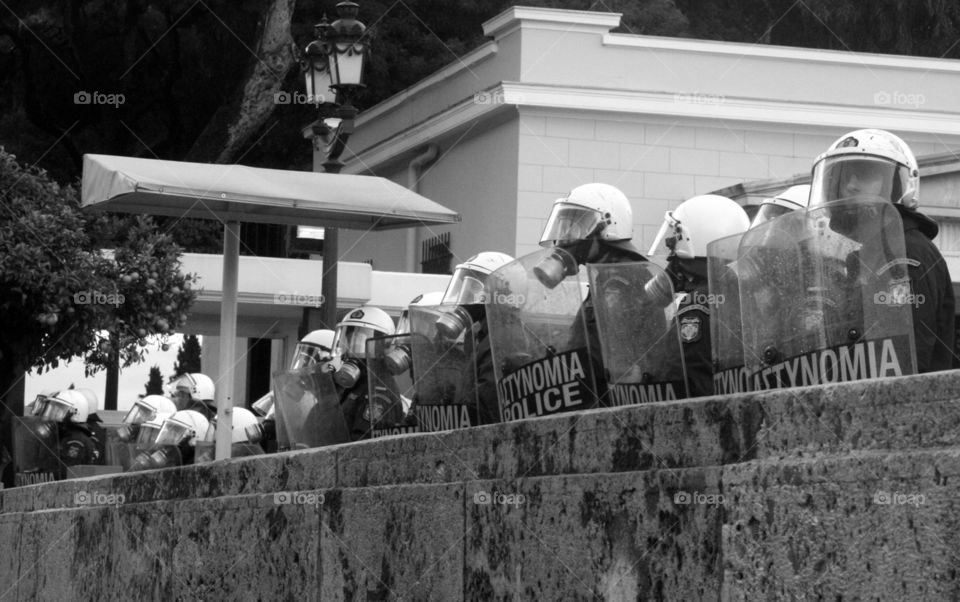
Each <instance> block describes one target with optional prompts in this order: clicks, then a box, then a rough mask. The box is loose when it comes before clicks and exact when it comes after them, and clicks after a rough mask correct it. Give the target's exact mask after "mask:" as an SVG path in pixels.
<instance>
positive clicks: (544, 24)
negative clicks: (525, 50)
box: [483, 6, 622, 40]
mask: <svg viewBox="0 0 960 602" xmlns="http://www.w3.org/2000/svg"><path fill="white" fill-rule="evenodd" d="M621 16H622V15H621V13H602V12H595V11H587V10H563V9H559V8H535V7H531V6H514V7H512V8H509V9H507V10H505V11H503V12H502V13H500V14H499V15H497V16H496V17H493V18H492V19H490V20H489V21H487V22H485V23H484V24H483V35H485V36H487V37H489V38H494V39H495V40H499V39H501V38H503V37H504V36H507V35H509V34H511V33H513V32H514V31H516V30H517V29H520V28H521V27H522V28H524V29H546V30H551V31H564V32H582V33H596V34H600V35H603V34H606V33H607V32H609V31H610V30H611V29H615V28H617V27H619V26H620V17H621Z"/></svg>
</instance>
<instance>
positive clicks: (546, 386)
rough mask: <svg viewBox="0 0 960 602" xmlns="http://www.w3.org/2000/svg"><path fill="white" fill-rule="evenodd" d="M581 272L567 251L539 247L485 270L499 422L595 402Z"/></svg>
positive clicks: (592, 334) (593, 336)
mask: <svg viewBox="0 0 960 602" xmlns="http://www.w3.org/2000/svg"><path fill="white" fill-rule="evenodd" d="M583 272H584V269H583V268H578V267H577V265H576V262H575V261H573V259H572V257H570V256H569V254H567V253H565V252H564V251H562V250H559V249H543V250H540V251H536V252H534V253H531V254H529V255H526V256H524V257H521V258H520V259H517V260H516V261H514V262H512V263H508V264H507V265H505V266H503V267H501V268H500V269H498V270H497V271H495V272H493V273H492V274H491V275H490V278H489V280H488V281H487V291H488V295H487V301H486V315H487V324H488V328H489V330H490V346H491V351H492V355H493V368H494V374H495V377H496V382H497V396H498V398H499V402H500V418H501V421H504V422H506V421H510V420H520V419H523V418H531V417H536V416H547V415H550V414H557V413H561V412H571V411H576V410H586V409H590V408H593V407H595V406H596V404H597V400H598V397H599V395H598V394H597V388H596V384H595V383H596V379H595V377H594V361H593V359H594V358H592V355H594V354H595V355H596V356H597V357H596V358H595V360H596V363H597V364H599V361H600V357H599V356H600V349H599V343H598V338H599V336H598V335H597V333H596V331H595V325H591V326H590V328H591V329H593V330H588V327H587V317H586V316H585V313H587V312H585V311H583V309H584V307H585V305H584V300H585V298H586V292H585V287H583V286H582V285H581V282H583V279H582V278H581V275H582V274H583ZM591 347H593V349H591Z"/></svg>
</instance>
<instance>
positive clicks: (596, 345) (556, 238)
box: [534, 182, 646, 399]
mask: <svg viewBox="0 0 960 602" xmlns="http://www.w3.org/2000/svg"><path fill="white" fill-rule="evenodd" d="M632 239H633V210H632V209H631V207H630V201H629V200H627V197H626V195H624V194H623V192H621V191H620V190H619V189H617V188H616V187H614V186H611V185H609V184H602V183H598V182H594V183H590V184H583V185H581V186H577V187H576V188H574V189H573V190H571V191H570V193H569V194H568V195H567V196H565V197H561V198H559V199H557V200H556V201H554V203H553V209H552V211H551V212H550V217H549V218H548V219H547V225H546V227H545V228H544V230H543V234H542V235H541V236H540V246H541V247H553V248H555V249H558V250H560V251H561V252H560V253H556V254H554V255H551V257H549V258H547V259H545V260H544V261H543V262H541V264H540V265H538V266H537V267H536V268H535V269H534V272H535V273H536V275H537V278H538V279H539V280H540V282H541V283H543V284H544V286H547V287H548V288H552V287H553V286H556V285H557V284H559V283H560V282H561V281H562V280H563V279H564V278H565V277H566V276H572V275H573V274H576V273H577V270H578V269H579V266H581V265H585V264H588V263H622V262H630V261H646V258H645V257H644V256H643V255H642V254H641V253H640V250H639V249H637V248H636V247H635V246H634V245H633V242H632ZM580 311H581V313H582V315H583V317H584V320H585V321H586V332H583V331H582V329H581V327H580V326H579V325H580V324H581V323H582V322H583V321H581V320H579V319H578V320H577V321H576V322H575V324H576V326H575V327H574V331H573V332H572V333H571V343H570V344H571V346H572V347H583V346H586V347H588V348H589V350H590V356H591V358H592V361H593V363H594V374H595V375H596V384H597V392H598V393H597V398H598V399H599V398H600V397H602V396H603V395H604V394H605V393H606V391H607V383H606V379H605V378H604V371H603V369H602V367H601V365H600V358H601V350H600V337H599V334H598V332H597V322H596V317H595V315H594V309H593V300H592V298H591V297H590V296H589V295H588V296H587V298H586V300H584V302H583V305H582V307H581V308H580Z"/></svg>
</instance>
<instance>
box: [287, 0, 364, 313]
mask: <svg viewBox="0 0 960 602" xmlns="http://www.w3.org/2000/svg"><path fill="white" fill-rule="evenodd" d="M359 9H360V5H358V4H357V3H356V2H349V1H347V2H340V3H339V4H337V17H338V18H337V20H336V21H334V22H333V23H332V24H331V23H327V18H326V15H324V17H323V20H322V21H321V22H320V23H318V24H317V25H316V27H314V37H315V38H316V39H314V40H313V41H312V42H310V44H308V45H307V47H306V49H305V50H304V52H303V57H302V59H301V67H302V69H303V76H304V86H305V88H306V93H307V97H308V99H310V100H311V102H313V104H314V105H315V106H316V107H317V112H318V116H317V120H316V121H314V122H313V123H311V124H310V125H308V126H306V127H305V128H303V137H304V138H308V139H311V140H313V148H314V150H315V151H316V152H318V153H322V156H323V157H324V161H323V163H321V166H322V167H323V171H325V172H327V173H340V170H341V169H343V162H342V161H340V155H341V154H343V151H344V149H346V146H347V140H348V139H349V138H350V134H352V133H353V120H354V118H355V117H356V116H357V109H356V107H354V106H353V98H354V96H355V95H356V94H357V92H358V91H359V90H361V89H362V88H364V87H365V86H364V85H363V83H362V79H363V66H364V59H365V58H366V49H367V48H366V47H367V37H368V36H367V27H366V25H364V24H363V23H361V22H360V21H358V20H357V12H358V11H359ZM330 90H333V93H332V94H331V93H330ZM314 169H316V165H315V166H314ZM337 239H338V236H337V231H336V229H335V228H325V229H324V235H323V262H324V263H323V277H322V282H321V287H322V290H323V303H322V306H321V311H320V313H321V316H322V318H321V319H322V321H323V323H324V326H326V327H327V328H331V329H332V328H334V327H335V326H336V321H337V252H338V250H337V242H338V240H337ZM306 311H309V310H305V315H306Z"/></svg>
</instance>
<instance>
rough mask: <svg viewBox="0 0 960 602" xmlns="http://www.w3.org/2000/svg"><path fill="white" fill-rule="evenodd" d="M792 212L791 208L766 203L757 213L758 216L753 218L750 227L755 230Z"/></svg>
mask: <svg viewBox="0 0 960 602" xmlns="http://www.w3.org/2000/svg"><path fill="white" fill-rule="evenodd" d="M791 211H792V210H791V209H790V208H789V207H785V206H784V205H776V204H774V203H764V204H763V205H760V210H759V211H757V214H756V215H754V216H753V222H751V224H750V227H751V228H755V227H756V226H759V225H760V224H763V223H766V222H769V221H770V220H772V219H773V218H775V217H780V216H781V215H783V214H784V213H790V212H791Z"/></svg>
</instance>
